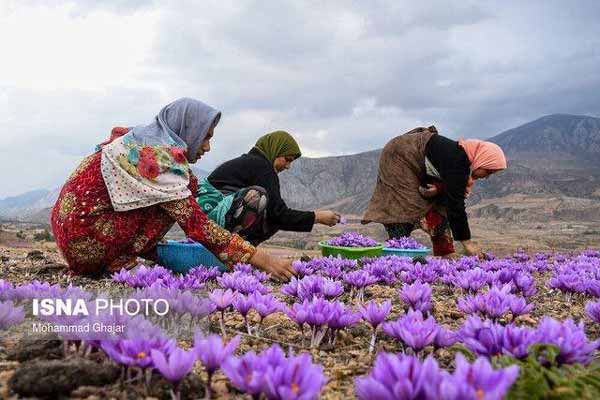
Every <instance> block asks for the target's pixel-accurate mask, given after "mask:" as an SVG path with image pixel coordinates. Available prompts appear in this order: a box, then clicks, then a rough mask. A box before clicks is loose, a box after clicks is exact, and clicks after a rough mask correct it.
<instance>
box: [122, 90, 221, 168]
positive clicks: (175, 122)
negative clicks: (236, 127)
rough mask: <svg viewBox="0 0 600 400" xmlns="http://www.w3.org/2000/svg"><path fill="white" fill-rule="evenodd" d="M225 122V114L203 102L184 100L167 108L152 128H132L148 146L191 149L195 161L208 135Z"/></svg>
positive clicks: (140, 141)
mask: <svg viewBox="0 0 600 400" xmlns="http://www.w3.org/2000/svg"><path fill="white" fill-rule="evenodd" d="M220 119H221V112H220V111H217V110H215V109H214V108H212V107H210V106H209V105H206V104H204V103H203V102H201V101H199V100H194V99H190V98H188V97H182V98H180V99H177V100H175V101H174V102H172V103H171V104H169V105H167V106H165V107H164V108H163V109H162V110H160V112H159V113H158V115H157V116H156V118H155V120H154V121H153V122H152V123H151V124H149V125H139V126H136V127H134V128H133V129H132V132H131V135H132V139H133V140H134V141H135V142H137V143H140V144H145V145H151V146H155V145H170V146H173V145H176V146H179V147H183V148H185V149H187V159H188V161H190V162H194V161H195V159H196V154H197V153H198V150H199V149H200V146H201V145H202V142H203V141H204V138H205V137H206V134H207V133H208V130H209V129H210V127H211V126H212V125H213V124H214V125H215V126H216V125H217V124H218V123H219V120H220Z"/></svg>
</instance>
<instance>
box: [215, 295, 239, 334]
mask: <svg viewBox="0 0 600 400" xmlns="http://www.w3.org/2000/svg"><path fill="white" fill-rule="evenodd" d="M236 295H237V293H236V292H233V291H232V290H231V289H227V290H222V289H215V290H213V291H212V293H210V294H209V295H208V298H209V299H210V301H212V302H213V304H214V305H215V307H216V309H217V310H218V311H219V312H220V313H221V319H220V321H219V322H220V326H221V334H222V335H223V336H225V310H227V309H228V308H229V307H231V305H232V304H233V299H234V298H235V296H236Z"/></svg>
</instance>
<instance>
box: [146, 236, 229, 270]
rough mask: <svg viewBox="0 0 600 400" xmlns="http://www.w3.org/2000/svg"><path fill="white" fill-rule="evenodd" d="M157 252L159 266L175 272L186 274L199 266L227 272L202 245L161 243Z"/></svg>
mask: <svg viewBox="0 0 600 400" xmlns="http://www.w3.org/2000/svg"><path fill="white" fill-rule="evenodd" d="M156 250H157V252H158V264H159V265H162V266H163V267H166V268H169V269H170V270H171V271H174V272H180V273H186V272H188V271H189V270H190V269H192V268H194V267H198V266H202V267H207V268H219V269H220V270H221V271H226V270H227V268H225V265H223V263H222V262H221V261H219V259H218V258H217V257H215V255H214V254H213V253H211V252H210V251H209V250H208V249H207V248H206V247H204V246H202V245H201V244H200V243H180V242H177V241H175V240H168V241H167V243H159V244H158V245H157V247H156Z"/></svg>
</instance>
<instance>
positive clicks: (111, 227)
mask: <svg viewBox="0 0 600 400" xmlns="http://www.w3.org/2000/svg"><path fill="white" fill-rule="evenodd" d="M220 117H221V113H220V112H218V111H217V110H215V109H213V108H212V107H209V106H207V105H206V104H204V103H202V102H200V101H198V100H194V99H189V98H182V99H179V100H177V101H175V102H173V103H171V104H169V105H167V106H166V107H164V108H163V109H162V110H161V111H160V112H159V114H158V115H157V116H156V118H155V119H154V120H153V121H152V122H151V123H150V124H148V125H140V126H136V127H134V128H114V129H113V130H112V133H111V137H110V138H109V139H108V140H107V141H106V142H104V143H102V144H101V145H99V146H98V148H97V151H96V152H95V153H94V154H92V155H90V156H88V157H87V158H86V159H84V160H83V162H82V163H81V164H80V165H79V167H78V168H77V169H76V170H75V172H73V174H72V175H71V176H70V177H69V178H68V180H67V182H66V183H65V185H64V186H63V188H62V190H61V192H60V195H59V197H58V200H57V201H56V204H55V205H54V208H53V209H52V215H51V222H52V230H53V232H54V235H55V237H56V242H57V244H58V248H59V249H60V251H61V253H62V255H63V257H64V258H65V259H66V261H67V263H68V265H69V268H70V269H71V270H72V271H73V272H74V273H77V274H88V275H96V274H101V273H103V272H105V271H116V270H119V269H121V268H127V267H130V266H133V265H135V263H136V257H138V256H140V257H143V258H147V259H151V260H153V259H155V256H156V245H157V243H158V242H159V241H160V240H161V239H162V238H163V237H164V235H165V234H166V233H167V232H168V231H169V229H170V228H171V227H172V226H173V224H174V223H178V224H179V226H181V228H182V229H183V230H184V231H185V233H186V235H187V236H188V237H190V238H191V239H193V240H195V241H197V242H200V243H202V244H203V245H205V246H206V247H207V248H208V249H209V250H210V251H211V252H213V253H214V254H215V255H216V256H217V257H218V258H219V259H220V260H221V261H223V263H224V264H225V265H226V266H231V265H233V264H235V263H237V262H249V263H251V264H253V265H255V266H257V267H259V268H261V269H263V270H265V271H267V272H271V273H273V274H274V275H276V276H278V277H281V278H285V277H289V276H290V275H291V266H290V262H289V261H285V260H282V259H279V258H274V257H271V256H269V255H268V254H267V253H265V252H264V251H261V250H257V249H256V248H255V247H254V246H252V245H251V244H250V243H248V242H246V241H245V240H243V239H242V238H241V237H240V236H238V235H236V234H232V233H230V232H228V231H227V230H225V229H223V228H221V227H220V226H218V225H217V224H215V223H214V222H212V221H211V220H210V219H208V218H207V217H206V215H205V214H204V212H203V211H202V210H201V209H200V207H198V204H197V203H196V199H195V198H194V196H193V195H192V193H196V191H197V187H198V182H197V179H196V177H195V176H194V175H193V173H192V172H191V170H190V167H189V165H188V163H194V162H196V161H197V160H198V159H200V158H201V157H202V156H203V155H204V153H206V152H208V151H210V139H211V138H212V136H213V134H214V128H215V126H216V125H217V124H218V122H219V119H220Z"/></svg>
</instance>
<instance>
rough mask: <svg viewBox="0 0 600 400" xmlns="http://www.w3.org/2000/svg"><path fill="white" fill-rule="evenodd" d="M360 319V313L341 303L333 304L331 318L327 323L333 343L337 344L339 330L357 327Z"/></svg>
mask: <svg viewBox="0 0 600 400" xmlns="http://www.w3.org/2000/svg"><path fill="white" fill-rule="evenodd" d="M360 319H361V315H360V313H358V312H354V311H353V310H352V309H351V308H350V307H346V305H345V304H344V303H342V302H341V301H336V302H334V303H332V304H331V317H330V318H329V321H327V326H328V327H329V329H330V331H331V332H330V333H331V335H330V337H331V343H332V344H335V339H336V334H337V332H338V331H339V330H341V329H345V328H347V327H349V326H352V325H356V324H357V323H358V321H360Z"/></svg>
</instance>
